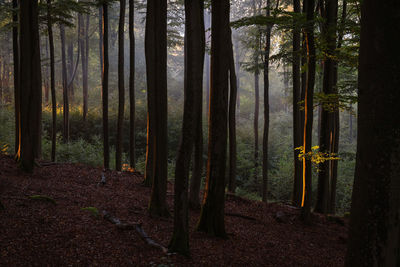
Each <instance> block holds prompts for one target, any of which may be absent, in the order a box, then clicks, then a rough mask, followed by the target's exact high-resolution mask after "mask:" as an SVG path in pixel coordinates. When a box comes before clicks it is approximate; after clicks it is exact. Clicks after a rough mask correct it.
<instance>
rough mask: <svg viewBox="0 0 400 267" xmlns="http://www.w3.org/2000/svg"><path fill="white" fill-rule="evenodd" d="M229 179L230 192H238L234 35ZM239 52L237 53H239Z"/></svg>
mask: <svg viewBox="0 0 400 267" xmlns="http://www.w3.org/2000/svg"><path fill="white" fill-rule="evenodd" d="M229 40H230V41H231V42H230V45H229V48H230V51H229V53H230V54H229V78H230V80H229V88H230V93H229V179H228V191H229V192H231V193H235V191H236V162H237V149H236V100H237V79H236V70H235V59H234V56H233V44H232V33H231V36H230V39H229ZM238 52H239V51H236V53H238Z"/></svg>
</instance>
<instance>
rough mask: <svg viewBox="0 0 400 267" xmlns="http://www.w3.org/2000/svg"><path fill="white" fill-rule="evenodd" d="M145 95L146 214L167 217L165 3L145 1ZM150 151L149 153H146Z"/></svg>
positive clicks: (156, 0)
mask: <svg viewBox="0 0 400 267" xmlns="http://www.w3.org/2000/svg"><path fill="white" fill-rule="evenodd" d="M145 56H146V74H147V75H146V76H147V93H148V100H147V101H148V127H147V128H148V141H147V143H148V144H147V145H148V148H147V149H148V157H147V158H146V160H149V159H150V158H149V154H150V156H151V158H152V160H151V161H150V162H146V164H147V166H146V168H147V167H149V168H151V169H152V176H153V177H152V178H153V179H152V190H151V198H150V204H149V213H150V215H152V216H169V211H168V207H167V202H166V194H167V175H168V170H167V156H168V155H167V154H168V151H167V113H168V109H167V1H166V0H149V1H148V2H147V13H146V33H145ZM150 150H153V151H150Z"/></svg>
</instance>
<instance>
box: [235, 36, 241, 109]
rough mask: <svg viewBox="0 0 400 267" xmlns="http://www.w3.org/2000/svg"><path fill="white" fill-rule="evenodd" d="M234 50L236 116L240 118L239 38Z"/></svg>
mask: <svg viewBox="0 0 400 267" xmlns="http://www.w3.org/2000/svg"><path fill="white" fill-rule="evenodd" d="M234 48H235V51H236V53H235V74H236V87H237V99H236V103H237V108H236V110H237V112H236V115H237V116H239V114H240V53H239V48H240V47H239V41H238V39H237V36H236V38H235V41H234Z"/></svg>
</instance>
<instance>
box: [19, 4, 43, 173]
mask: <svg viewBox="0 0 400 267" xmlns="http://www.w3.org/2000/svg"><path fill="white" fill-rule="evenodd" d="M19 14H20V20H19V21H20V26H19V27H20V43H19V44H20V47H19V49H20V65H19V66H20V69H19V73H23V74H24V75H21V76H20V85H21V90H22V91H21V94H20V101H21V102H20V106H19V108H20V114H21V117H20V127H21V128H20V129H21V130H20V132H19V136H20V140H21V142H20V148H19V152H20V153H19V161H20V166H21V168H22V169H23V170H24V171H27V172H31V171H32V170H33V168H34V159H35V158H38V157H39V156H40V154H39V152H40V144H39V141H41V133H40V131H41V126H40V125H41V100H42V79H41V68H40V43H39V23H38V3H37V1H36V0H35V1H21V3H20V13H19Z"/></svg>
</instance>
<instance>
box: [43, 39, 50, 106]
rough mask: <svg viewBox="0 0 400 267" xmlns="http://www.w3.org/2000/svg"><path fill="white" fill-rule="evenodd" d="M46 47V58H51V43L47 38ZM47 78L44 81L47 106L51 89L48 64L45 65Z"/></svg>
mask: <svg viewBox="0 0 400 267" xmlns="http://www.w3.org/2000/svg"><path fill="white" fill-rule="evenodd" d="M45 47H46V60H47V59H48V58H49V45H48V42H47V40H45ZM45 72H46V78H45V81H44V104H45V105H46V106H47V105H48V104H49V91H50V83H49V76H50V73H49V67H48V65H47V66H46V67H45Z"/></svg>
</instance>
